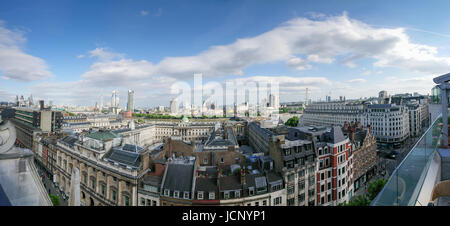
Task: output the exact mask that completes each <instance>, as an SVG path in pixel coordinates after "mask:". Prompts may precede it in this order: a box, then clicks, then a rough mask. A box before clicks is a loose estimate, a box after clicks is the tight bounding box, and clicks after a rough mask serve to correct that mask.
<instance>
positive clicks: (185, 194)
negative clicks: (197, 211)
mask: <svg viewBox="0 0 450 226" xmlns="http://www.w3.org/2000/svg"><path fill="white" fill-rule="evenodd" d="M184 199H189V192H188V191H185V192H184Z"/></svg>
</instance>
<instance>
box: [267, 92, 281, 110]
mask: <svg viewBox="0 0 450 226" xmlns="http://www.w3.org/2000/svg"><path fill="white" fill-rule="evenodd" d="M278 105H279V101H278V98H277V96H275V95H273V94H270V95H269V107H273V108H276V107H278Z"/></svg>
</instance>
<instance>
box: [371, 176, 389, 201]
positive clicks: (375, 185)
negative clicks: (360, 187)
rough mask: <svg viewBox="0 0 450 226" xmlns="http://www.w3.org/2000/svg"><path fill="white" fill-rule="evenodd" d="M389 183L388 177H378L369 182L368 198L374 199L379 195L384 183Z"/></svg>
mask: <svg viewBox="0 0 450 226" xmlns="http://www.w3.org/2000/svg"><path fill="white" fill-rule="evenodd" d="M386 183H387V179H386V180H383V179H378V180H376V181H373V182H371V183H370V184H369V189H368V190H367V199H368V200H370V201H372V200H373V199H375V197H376V196H377V195H378V193H379V192H380V191H381V190H382V189H383V187H384V185H385V184H386Z"/></svg>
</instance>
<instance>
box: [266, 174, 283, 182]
mask: <svg viewBox="0 0 450 226" xmlns="http://www.w3.org/2000/svg"><path fill="white" fill-rule="evenodd" d="M266 177H267V182H268V183H273V182H278V181H280V180H281V181H283V178H282V177H281V176H280V175H278V174H276V173H275V172H269V173H267V175H266Z"/></svg>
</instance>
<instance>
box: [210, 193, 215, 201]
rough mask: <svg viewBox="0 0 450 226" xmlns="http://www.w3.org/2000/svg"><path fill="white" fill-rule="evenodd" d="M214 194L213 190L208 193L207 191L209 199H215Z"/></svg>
mask: <svg viewBox="0 0 450 226" xmlns="http://www.w3.org/2000/svg"><path fill="white" fill-rule="evenodd" d="M215 196H216V194H214V192H210V193H209V199H210V200H213V199H215V198H216V197H215Z"/></svg>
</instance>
